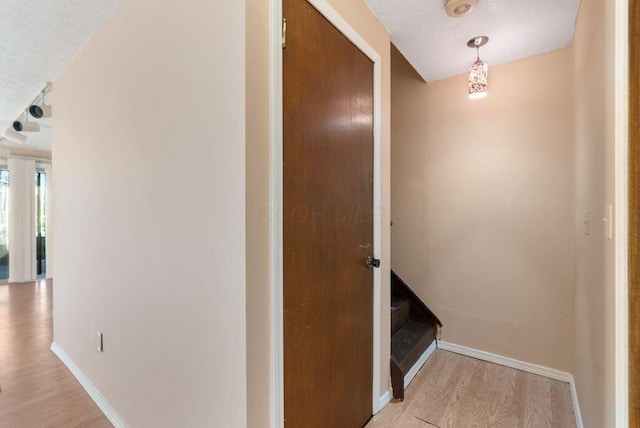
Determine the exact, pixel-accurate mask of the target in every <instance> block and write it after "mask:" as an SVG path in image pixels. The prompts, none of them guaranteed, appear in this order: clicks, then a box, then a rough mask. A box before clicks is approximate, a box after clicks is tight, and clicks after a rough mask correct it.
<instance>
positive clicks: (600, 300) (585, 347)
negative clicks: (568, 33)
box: [573, 0, 626, 427]
mask: <svg viewBox="0 0 640 428" xmlns="http://www.w3.org/2000/svg"><path fill="white" fill-rule="evenodd" d="M614 7H615V2H614V1H610V0H582V5H581V8H580V13H579V14H578V22H577V26H576V34H575V37H574V44H573V49H574V58H575V106H576V107H575V113H576V115H575V124H576V151H575V158H576V177H575V182H576V204H575V215H574V218H575V238H574V239H575V265H574V278H575V297H574V300H575V326H576V334H575V348H574V356H575V357H574V358H575V359H574V372H573V373H574V378H575V383H576V390H577V392H578V397H579V400H580V410H581V413H582V418H583V421H584V426H585V427H605V426H606V427H613V426H615V415H614V411H615V405H616V403H615V393H614V392H615V391H614V389H615V384H614V379H615V355H614V351H615V287H614V279H615V278H614V275H615V274H614V261H615V260H614V257H615V253H614V250H615V247H614V241H613V240H609V239H607V237H606V234H605V224H604V223H603V222H602V218H604V217H605V216H606V214H605V213H606V206H607V205H608V204H613V203H614V193H615V192H614V172H615V165H614V143H615V130H614V119H615V98H614V96H615V74H614V67H615V60H614V55H615V43H614V35H615V34H614V31H615V21H614V20H615V16H614V15H615V10H614ZM585 211H589V212H590V213H591V222H592V226H591V230H592V231H591V234H590V235H588V236H587V235H585V234H584V231H583V225H582V221H581V220H582V218H583V215H584V212H585ZM618 238H619V239H626V237H618Z"/></svg>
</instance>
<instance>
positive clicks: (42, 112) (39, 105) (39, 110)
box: [29, 83, 52, 119]
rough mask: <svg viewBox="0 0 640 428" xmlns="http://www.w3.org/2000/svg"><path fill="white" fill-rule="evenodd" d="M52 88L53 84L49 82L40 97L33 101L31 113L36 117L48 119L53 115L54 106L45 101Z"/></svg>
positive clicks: (30, 108) (30, 107)
mask: <svg viewBox="0 0 640 428" xmlns="http://www.w3.org/2000/svg"><path fill="white" fill-rule="evenodd" d="M50 90H51V84H50V83H47V85H46V86H45V87H44V89H43V90H42V92H40V95H39V96H38V98H36V99H35V100H34V101H33V104H31V106H29V114H31V116H32V117H34V118H36V119H46V118H50V117H51V112H52V108H51V106H50V105H47V104H46V103H45V100H44V98H45V97H46V95H47V93H48V92H49V91H50Z"/></svg>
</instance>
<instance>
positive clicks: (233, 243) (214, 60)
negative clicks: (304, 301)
mask: <svg viewBox="0 0 640 428" xmlns="http://www.w3.org/2000/svg"><path fill="white" fill-rule="evenodd" d="M244 74H245V2H244V0H241V1H233V2H208V1H203V0H184V1H181V2H156V1H151V0H121V1H120V5H119V6H118V8H117V9H116V11H115V13H114V15H113V16H112V17H111V18H110V19H109V20H108V21H107V23H106V24H105V25H104V27H103V28H101V29H100V30H99V31H98V32H97V33H96V34H95V35H94V36H93V37H92V38H91V39H90V40H89V41H88V43H87V44H86V45H85V46H84V47H83V49H82V50H81V52H80V53H79V54H78V55H77V56H76V57H75V59H74V60H73V61H72V63H71V64H70V65H69V66H68V68H67V69H66V71H65V72H64V73H63V74H62V76H61V77H60V78H59V79H58V80H57V81H56V82H55V83H54V86H55V89H54V90H55V118H54V119H55V126H54V128H53V158H54V162H55V169H56V179H55V182H54V191H55V195H56V199H55V201H54V208H53V210H54V216H55V220H54V232H55V236H56V238H57V239H56V242H55V252H56V272H55V273H56V278H55V285H54V341H55V342H56V344H57V345H59V346H60V347H62V348H63V349H64V351H66V353H67V354H68V355H69V356H70V357H71V359H72V360H73V361H74V362H75V363H76V364H77V365H78V366H79V367H80V369H81V370H82V371H83V372H84V373H85V374H86V375H87V376H88V378H89V379H90V380H91V382H92V383H93V384H94V385H95V386H96V387H97V388H98V389H99V390H100V392H101V393H102V395H104V397H105V398H106V399H107V401H108V402H109V403H110V404H111V405H112V406H113V407H114V408H115V410H116V412H118V414H119V415H120V416H121V417H122V418H123V419H124V420H125V422H126V423H127V424H128V425H129V426H131V427H214V426H215V427H243V426H245V425H246V418H247V416H246V400H247V398H246V393H247V386H246V366H245V364H244V362H245V358H246V352H245V346H246V344H245V338H246V335H245V333H246V330H245V319H246V318H245V262H244V260H245V221H244V219H245V192H244V190H245V135H244V133H245V79H244ZM97 330H101V331H102V332H103V334H104V352H103V353H99V352H97V351H96V339H95V335H96V331H97Z"/></svg>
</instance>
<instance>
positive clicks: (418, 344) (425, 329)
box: [391, 321, 437, 374]
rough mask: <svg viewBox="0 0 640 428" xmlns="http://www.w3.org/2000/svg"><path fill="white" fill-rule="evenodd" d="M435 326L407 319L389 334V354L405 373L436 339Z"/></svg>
mask: <svg viewBox="0 0 640 428" xmlns="http://www.w3.org/2000/svg"><path fill="white" fill-rule="evenodd" d="M436 332H437V329H436V326H435V325H428V324H423V323H421V322H417V321H409V322H408V323H407V324H405V325H404V326H403V327H402V328H401V329H399V330H398V331H397V332H396V333H395V334H394V335H393V336H391V355H392V356H393V358H394V359H395V360H396V362H397V363H398V365H399V366H400V369H402V371H403V372H404V373H405V374H406V373H407V372H408V371H409V370H410V369H411V367H413V365H414V364H415V363H416V361H418V359H419V358H420V357H421V356H422V354H424V351H426V350H427V348H428V347H429V345H431V343H433V341H434V340H435V339H436Z"/></svg>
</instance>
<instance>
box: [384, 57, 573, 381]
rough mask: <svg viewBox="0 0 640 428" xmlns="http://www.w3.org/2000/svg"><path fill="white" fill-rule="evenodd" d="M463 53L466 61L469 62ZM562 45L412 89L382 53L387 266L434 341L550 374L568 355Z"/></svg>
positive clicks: (412, 78) (568, 200) (569, 119)
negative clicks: (426, 320)
mask: <svg viewBox="0 0 640 428" xmlns="http://www.w3.org/2000/svg"><path fill="white" fill-rule="evenodd" d="M472 60H473V57H471V58H470V61H472ZM572 60H573V58H572V52H571V50H569V49H563V50H558V51H555V52H551V53H548V54H543V55H539V56H535V57H532V58H528V59H524V60H519V61H515V62H512V63H510V64H506V65H500V66H495V67H491V68H490V75H489V85H490V87H489V96H488V97H487V98H485V99H482V100H469V99H468V98H467V94H466V89H467V80H466V79H467V77H466V75H461V76H457V77H453V78H449V79H445V80H442V81H437V82H433V83H429V84H425V83H424V82H423V81H422V80H421V79H420V77H419V76H418V75H417V73H416V72H415V71H414V70H413V69H411V68H410V66H409V65H408V63H407V62H406V60H404V58H403V57H402V56H401V55H400V54H399V53H398V52H397V51H396V50H395V48H394V54H393V56H392V122H391V129H392V141H393V143H392V144H393V145H392V147H393V149H392V220H393V227H392V254H393V269H394V270H395V271H396V273H398V274H399V275H400V276H401V277H402V278H403V279H405V280H406V281H407V282H408V284H410V285H411V286H412V287H413V288H414V289H415V291H416V292H417V293H418V295H420V296H421V297H422V298H423V300H424V301H425V302H426V303H427V305H428V306H429V307H430V308H431V309H432V310H433V311H434V312H435V313H436V314H437V315H438V316H439V317H440V319H441V320H442V322H443V324H444V329H443V336H442V338H443V340H445V341H449V342H453V343H456V344H460V345H464V346H469V347H472V348H476V349H481V350H484V351H489V352H493V353H496V354H500V355H505V356H509V357H512V358H516V359H519V360H522V361H526V362H530V363H536V364H541V365H544V366H548V367H552V368H555V369H559V370H563V371H571V369H572V363H573V360H572V351H573V290H572V269H571V266H572V236H573V212H574V210H573V190H574V186H573V176H574V174H573V170H574V134H573V132H574V129H573V128H574V126H573V116H574V115H573V81H572V67H573V63H572Z"/></svg>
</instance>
